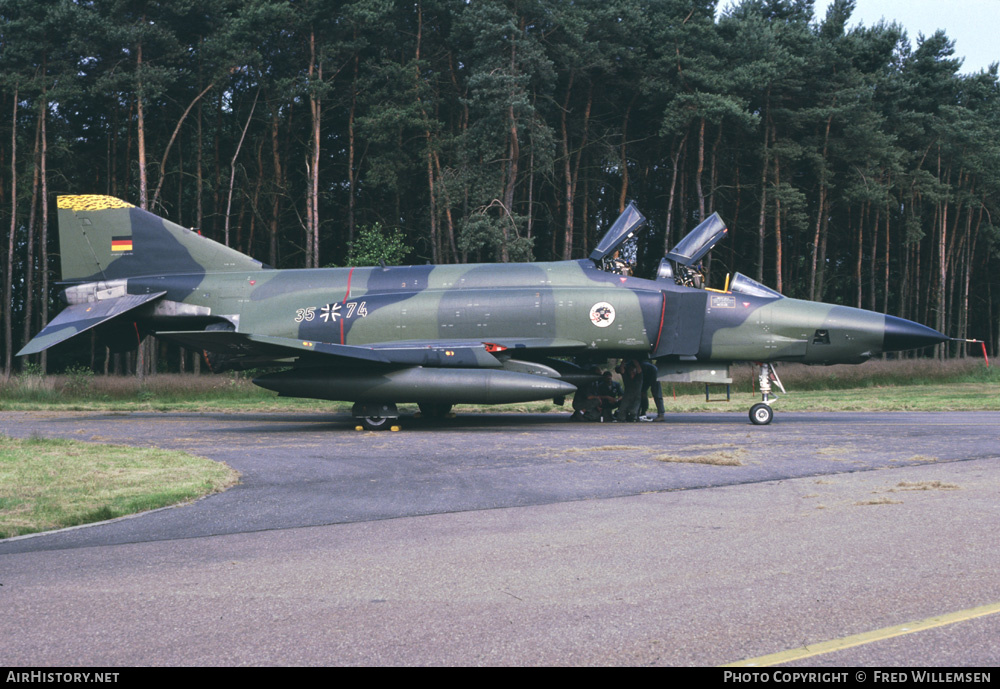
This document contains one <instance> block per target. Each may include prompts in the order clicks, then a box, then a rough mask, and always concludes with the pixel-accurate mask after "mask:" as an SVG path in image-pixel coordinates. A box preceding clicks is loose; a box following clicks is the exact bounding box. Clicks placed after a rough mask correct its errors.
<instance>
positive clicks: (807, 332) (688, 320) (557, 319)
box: [19, 196, 949, 429]
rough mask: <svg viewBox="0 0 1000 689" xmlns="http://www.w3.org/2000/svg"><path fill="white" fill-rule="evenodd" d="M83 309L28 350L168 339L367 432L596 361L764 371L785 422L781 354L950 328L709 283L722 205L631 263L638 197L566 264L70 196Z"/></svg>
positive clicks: (72, 310) (667, 370)
mask: <svg viewBox="0 0 1000 689" xmlns="http://www.w3.org/2000/svg"><path fill="white" fill-rule="evenodd" d="M58 208H59V241H60V245H61V246H60V248H61V260H62V279H63V281H64V283H68V286H67V287H66V288H65V290H64V291H63V298H64V300H65V301H66V302H67V304H68V305H69V306H68V307H67V308H66V309H64V310H63V311H62V312H61V313H60V314H59V315H58V316H56V318H55V319H53V320H52V322H51V323H49V324H48V325H47V326H46V327H45V328H44V329H43V330H42V331H41V332H40V333H39V334H38V335H37V336H36V337H35V338H34V339H33V340H31V342H29V343H28V344H27V345H26V346H25V347H24V348H23V349H22V350H21V351H20V352H19V354H20V355H26V354H34V353H36V352H40V351H42V350H44V349H47V348H48V347H51V346H53V345H55V344H58V343H60V342H63V341H65V340H69V339H70V338H73V337H76V336H78V335H80V334H82V333H84V332H87V331H88V330H91V329H94V330H95V332H96V334H97V336H98V338H99V341H100V342H101V343H103V344H106V345H108V346H109V347H110V348H111V349H112V351H117V352H121V351H127V350H130V349H134V348H135V347H136V346H137V345H138V344H139V342H140V341H141V340H142V338H143V337H144V336H146V335H149V334H152V335H154V336H156V337H158V338H162V339H164V340H167V341H170V342H175V343H177V344H180V345H182V346H184V347H188V348H191V349H195V350H203V351H204V352H206V355H207V359H208V360H209V362H210V364H211V366H212V368H213V370H215V371H222V370H227V369H236V370H241V369H248V368H260V367H274V368H275V369H276V370H275V371H274V372H272V373H266V374H264V375H261V376H260V377H258V378H256V379H255V380H254V382H255V383H256V384H257V385H260V386H262V387H265V388H268V389H271V390H275V391H277V392H278V393H280V394H281V395H286V396H291V397H307V398H314V399H323V400H339V401H349V402H354V403H355V404H354V409H353V413H354V416H355V417H357V418H358V419H359V420H360V422H361V423H362V424H363V425H364V426H365V427H367V428H370V429H377V428H383V427H388V426H389V425H390V424H391V423H392V422H393V421H394V420H395V419H396V418H397V417H398V412H397V409H396V404H397V403H400V402H411V403H413V402H415V403H417V404H419V405H420V408H421V410H422V411H423V412H424V413H426V414H430V415H441V414H445V413H447V412H448V411H449V410H450V409H451V405H453V404H469V403H471V404H499V403H507V402H525V401H530V400H542V399H557V398H564V397H566V396H567V395H572V394H573V393H574V392H576V390H577V387H578V386H582V385H586V384H588V383H589V382H590V381H592V380H594V379H595V376H594V374H593V373H591V372H590V371H589V370H588V365H590V364H594V363H598V362H607V361H608V359H610V358H626V359H638V360H646V359H649V360H652V361H654V362H655V363H656V366H657V368H658V370H659V379H660V380H677V381H699V382H721V383H725V382H729V381H730V380H731V379H730V378H729V367H730V365H731V364H732V363H734V362H741V361H749V362H756V363H757V364H758V365H759V366H760V391H761V396H762V401H761V402H760V403H758V404H755V405H754V406H753V408H752V409H751V410H750V419H751V421H752V422H753V423H755V424H767V423H769V422H770V421H771V418H772V416H773V413H772V411H771V404H770V403H771V401H772V397H771V382H772V381H773V380H775V375H774V372H773V366H774V364H775V363H776V362H784V361H797V362H801V363H806V364H840V363H860V362H863V361H865V360H866V359H868V358H870V357H872V356H876V355H879V354H881V353H882V352H891V351H898V350H905V349H914V348H919V347H926V346H928V345H933V344H937V343H939V342H944V341H946V340H948V339H949V338H948V337H946V336H945V335H942V334H941V333H939V332H938V331H936V330H933V329H931V328H927V327H925V326H923V325H919V324H917V323H913V322H911V321H907V320H903V319H901V318H895V317H893V316H884V315H882V314H879V313H874V312H871V311H864V310H861V309H855V308H849V307H846V306H834V305H830V304H821V303H817V302H809V301H800V300H798V299H789V298H786V297H784V296H783V295H782V294H780V293H778V292H776V291H774V290H772V289H769V288H768V287H765V286H764V285H761V284H759V283H757V282H755V281H753V280H751V279H749V278H747V277H745V276H743V275H740V274H736V276H735V278H734V279H733V280H732V281H731V282H729V283H728V284H727V286H726V289H725V290H722V291H717V290H711V289H706V288H705V287H704V286H703V285H702V279H701V277H702V276H701V274H700V273H699V271H698V266H699V264H700V261H701V260H702V259H703V258H704V256H705V255H706V254H707V253H708V252H709V251H710V250H711V248H712V247H713V246H714V245H715V243H716V242H718V241H719V240H720V239H721V238H722V237H724V236H725V234H726V232H727V229H726V226H725V224H724V223H723V222H722V220H721V219H720V218H719V217H718V215H713V216H711V217H709V218H708V219H707V220H705V221H704V222H702V223H701V224H700V225H698V226H697V227H696V228H695V229H694V230H693V231H692V232H691V233H690V234H688V235H687V236H686V237H685V238H684V239H683V240H682V241H681V242H680V243H679V244H678V245H677V246H676V247H674V248H673V249H672V250H671V251H670V252H668V253H667V254H666V256H664V258H663V259H662V260H661V262H660V265H659V269H658V272H657V274H656V276H655V278H654V279H643V278H639V277H634V276H632V275H629V274H628V273H629V272H630V271H629V268H628V266H627V265H625V264H624V262H623V261H622V260H621V258H619V254H620V253H621V251H622V248H623V245H624V244H625V242H627V241H628V240H630V239H631V238H633V237H635V236H636V235H637V233H638V232H639V231H640V230H641V229H642V228H643V227H644V226H645V224H646V219H645V218H644V217H643V216H642V214H641V213H640V212H639V211H638V210H637V209H636V208H635V206H634V205H629V206H628V207H627V208H626V209H625V211H624V212H623V213H622V215H621V216H620V217H619V218H618V219H617V220H616V221H615V223H614V224H613V225H612V226H611V227H610V228H609V230H608V232H607V233H606V234H605V236H604V237H603V238H602V240H601V242H600V243H599V244H598V246H597V248H596V249H595V250H594V251H593V253H591V255H590V257H589V258H586V259H580V260H575V261H556V262H552V263H491V264H473V265H443V266H432V265H423V266H402V267H385V266H378V267H374V268H361V267H358V268H319V269H305V270H275V269H272V268H270V267H268V266H266V265H263V264H261V263H260V262H259V261H256V260H254V259H252V258H250V257H249V256H246V255H244V254H241V253H239V252H238V251H235V250H233V249H230V248H228V247H226V246H223V245H222V244H219V243H217V242H214V241H212V240H210V239H208V238H206V237H203V236H201V235H200V234H199V233H197V232H194V231H192V230H189V229H185V228H183V227H180V226H179V225H175V224H174V223H171V222H170V221H168V220H165V219H163V218H160V217H157V216H156V215H153V214H152V213H149V212H147V211H144V210H141V209H139V208H136V207H134V206H132V205H131V204H128V203H125V202H123V201H120V200H118V199H116V198H112V197H108V196H60V197H59V199H58Z"/></svg>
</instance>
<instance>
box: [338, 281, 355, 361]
mask: <svg viewBox="0 0 1000 689" xmlns="http://www.w3.org/2000/svg"><path fill="white" fill-rule="evenodd" d="M352 275H354V267H353V266H352V267H351V269H350V270H349V271H347V292H346V293H344V301H342V302H341V303H342V304H346V303H347V299H348V298H349V297H350V296H351V276H352ZM340 344H344V319H343V318H341V319H340Z"/></svg>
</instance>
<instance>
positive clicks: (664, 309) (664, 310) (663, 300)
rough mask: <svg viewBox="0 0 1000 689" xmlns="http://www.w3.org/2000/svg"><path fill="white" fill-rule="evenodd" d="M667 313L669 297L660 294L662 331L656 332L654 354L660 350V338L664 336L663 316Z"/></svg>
mask: <svg viewBox="0 0 1000 689" xmlns="http://www.w3.org/2000/svg"><path fill="white" fill-rule="evenodd" d="M666 313H667V295H666V294H664V293H663V292H660V329H659V330H658V331H656V344H655V345H653V354H656V350H658V349H659V348H660V336H661V335H663V316H664V315H666Z"/></svg>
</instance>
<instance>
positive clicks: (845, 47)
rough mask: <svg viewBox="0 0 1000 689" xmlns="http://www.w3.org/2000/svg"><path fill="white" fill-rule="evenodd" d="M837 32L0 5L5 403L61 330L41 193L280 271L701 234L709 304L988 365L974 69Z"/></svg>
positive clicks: (982, 157) (66, 3) (991, 283)
mask: <svg viewBox="0 0 1000 689" xmlns="http://www.w3.org/2000/svg"><path fill="white" fill-rule="evenodd" d="M853 8H854V2H853V0H835V1H834V2H833V4H832V5H831V6H830V8H829V10H828V12H827V14H826V16H823V17H816V16H814V13H813V2H812V0H743V1H742V2H738V3H736V4H734V5H733V6H731V7H729V8H728V9H726V10H725V11H724V12H723V13H721V14H717V2H716V0H651V1H646V2H643V1H640V0H575V1H574V2H569V1H568V0H411V1H410V2H394V1H392V0H354V1H353V2H333V1H329V0H328V1H321V0H294V1H293V0H0V32H2V35H0V226H2V227H3V228H4V232H5V235H4V237H5V240H6V241H4V242H3V248H2V258H0V265H2V268H3V290H4V297H3V340H2V342H0V351H2V353H3V370H4V373H5V374H8V375H9V374H10V373H11V372H12V371H16V370H18V368H19V367H21V366H23V364H24V362H23V361H17V360H14V359H13V357H12V354H13V353H14V352H16V351H17V350H18V349H20V347H21V346H22V345H23V344H24V343H25V342H27V340H28V339H29V338H30V337H31V336H32V335H34V334H35V333H37V332H38V330H39V329H40V328H41V327H42V325H43V324H44V323H45V322H47V321H48V320H49V319H50V318H51V317H52V316H53V315H54V314H55V313H56V312H58V310H59V309H60V308H61V303H60V302H59V300H58V292H59V290H60V289H61V288H60V287H59V285H58V284H57V281H58V277H59V273H58V250H59V247H58V241H57V236H56V232H55V213H54V209H55V196H56V194H59V193H73V194H82V193H99V194H110V195H113V196H117V197H120V198H122V199H125V200H127V201H130V202H132V203H134V204H135V205H137V206H141V207H143V208H147V209H148V210H150V211H152V212H155V213H157V214H160V215H163V216H164V217H168V218H170V219H171V220H173V221H174V222H177V223H179V224H183V225H185V226H189V227H195V228H198V229H200V230H201V231H202V233H203V234H205V235H206V236H208V237H211V238H213V239H216V240H218V241H220V242H224V243H225V244H227V245H229V246H232V247H235V248H237V249H239V250H240V251H243V252H245V253H248V254H250V255H252V256H253V257H255V258H257V259H259V260H261V261H263V262H265V263H267V264H270V265H272V266H274V267H279V268H301V267H313V266H324V265H344V264H345V262H346V259H347V256H348V251H349V249H350V246H349V245H350V244H351V243H352V242H353V241H354V240H355V238H357V237H358V236H359V234H360V233H361V232H362V230H363V229H365V228H372V227H376V228H381V229H383V230H384V231H385V232H386V233H390V232H392V233H395V237H397V239H398V238H399V237H400V236H401V237H402V238H403V241H404V242H405V245H406V246H408V247H409V248H410V251H409V255H408V256H407V258H406V260H407V261H408V262H412V263H424V262H428V261H430V262H434V263H457V262H476V261H524V260H561V259H568V258H580V257H584V256H586V255H587V254H588V253H589V251H590V250H591V249H592V248H593V246H594V244H595V242H596V240H597V238H599V236H600V234H601V232H602V231H603V230H604V229H605V228H606V227H607V226H608V224H609V223H610V222H611V221H612V220H613V219H614V218H615V217H616V216H617V214H618V212H619V211H620V210H621V209H622V208H623V207H624V205H625V204H626V203H627V201H628V200H629V199H634V200H635V201H636V203H637V205H638V207H639V208H640V210H642V212H643V213H644V214H645V215H646V216H647V217H648V218H649V220H650V224H651V231H650V235H649V239H648V241H647V242H646V244H645V246H644V247H643V257H644V261H646V262H647V263H650V264H652V263H655V262H656V261H658V260H659V258H660V257H661V256H662V255H663V252H664V250H665V249H666V248H668V247H669V245H671V244H672V243H673V242H675V241H677V240H678V239H679V238H680V237H681V236H683V234H684V233H685V232H687V231H688V230H690V229H691V228H692V227H693V226H694V225H695V224H697V222H699V220H700V219H702V218H703V217H705V216H707V215H708V214H710V213H712V212H714V211H718V212H719V213H720V215H721V216H722V217H723V219H724V220H725V221H726V222H727V224H728V226H729V228H730V236H729V238H728V239H727V240H726V241H725V242H724V243H723V244H721V245H720V246H719V247H717V248H716V250H715V252H714V254H713V255H712V263H711V265H710V275H711V284H712V285H713V286H715V287H721V286H722V284H723V283H724V280H725V274H726V273H727V272H731V271H736V270H739V271H742V272H744V273H746V274H748V275H749V276H750V277H753V278H756V279H758V280H760V281H762V282H764V283H766V284H768V285H770V286H771V287H774V288H776V289H778V290H779V291H781V292H782V293H784V294H786V295H788V296H791V297H798V298H805V299H816V300H823V301H827V302H832V303H838V304H846V305H850V306H860V307H862V308H866V309H873V310H876V311H880V312H887V313H891V314H894V315H897V316H902V317H904V318H909V319H912V320H915V321H919V322H921V323H924V324H927V325H930V326H932V327H935V328H937V329H938V330H941V331H943V332H945V333H947V334H949V335H953V336H956V337H969V338H979V339H983V340H985V341H986V342H987V345H988V348H989V350H990V351H991V352H993V353H995V352H997V347H998V330H1000V278H998V273H1000V271H998V268H1000V252H998V239H1000V236H998V230H997V225H994V223H993V222H992V218H993V216H994V215H996V214H997V213H998V211H1000V145H998V141H997V136H996V133H997V131H998V130H1000V83H998V76H997V68H996V66H995V65H994V66H993V67H992V68H991V69H990V70H988V71H982V72H979V73H976V74H967V73H963V72H962V71H961V60H960V59H958V58H956V57H955V56H954V44H953V42H952V41H951V40H950V39H949V38H948V37H947V36H946V35H945V34H944V33H943V32H938V33H935V34H934V35H931V36H919V37H909V36H907V35H906V34H905V32H903V30H902V29H901V28H900V27H899V26H898V25H895V24H879V25H876V26H872V27H861V28H851V29H848V28H847V26H848V23H849V19H850V16H851V13H852V11H853ZM998 225H1000V222H998ZM994 288H996V289H994ZM994 291H996V292H997V295H996V296H997V298H996V299H994V296H993V293H994ZM964 354H965V348H964V347H958V346H955V347H953V348H952V349H951V350H950V351H946V349H945V348H942V352H941V355H942V356H963V355H964ZM65 356H66V355H60V354H52V355H51V356H50V357H49V359H50V360H46V357H45V355H44V354H43V355H39V356H37V357H32V363H33V364H36V365H40V366H41V367H42V369H43V370H60V368H61V366H64V365H65V363H66V362H65V361H63V360H62V359H60V358H59V357H64V358H65ZM90 356H91V358H90V361H91V364H92V365H93V362H94V356H93V354H92V353H91V355H90ZM97 360H98V361H103V360H104V356H103V355H99V356H98V358H97ZM183 361H184V359H183V357H179V358H178V357H176V356H175V355H174V354H172V353H168V352H166V351H164V353H163V354H162V355H161V356H160V358H159V364H158V365H159V367H160V368H161V369H164V370H167V369H169V370H177V369H178V367H183V366H184V364H183Z"/></svg>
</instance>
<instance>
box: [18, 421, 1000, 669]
mask: <svg viewBox="0 0 1000 689" xmlns="http://www.w3.org/2000/svg"><path fill="white" fill-rule="evenodd" d="M351 428H352V424H351V422H350V420H349V419H348V418H347V417H343V416H330V415H325V414H321V413H316V414H204V415H202V414H174V413H170V414H159V413H150V414H100V413H42V412H6V413H0V432H2V433H5V434H7V435H10V436H18V437H27V436H30V435H32V434H33V433H34V434H38V435H42V436H49V437H68V438H76V439H80V440H84V441H93V442H106V443H120V444H128V445H153V446H160V447H170V448H177V449H183V450H186V451H188V452H191V453H194V454H199V455H203V456H206V457H210V458H212V459H215V460H219V461H225V462H226V463H228V464H230V465H231V466H233V467H234V468H236V469H238V470H239V471H240V472H241V473H242V480H241V483H240V484H239V485H238V486H236V487H234V488H232V489H230V490H229V491H227V492H225V493H223V494H220V495H215V496H211V497H209V498H206V499H204V500H201V501H198V502H196V503H194V504H191V505H187V506H183V507H178V508H173V509H166V510H160V511H157V512H154V513H151V514H147V515H142V516H139V517H135V518H130V519H122V520H117V521H114V522H110V523H107V524H102V525H96V526H91V527H87V528H80V529H74V530H67V531H62V532H58V533H53V534H46V535H41V536H37V537H33V538H25V539H15V540H7V541H0V584H2V586H0V600H2V607H3V610H4V616H5V619H4V628H5V632H4V637H5V639H4V643H3V644H0V664H3V665H39V664H58V665H75V664H79V665H133V664H139V665H146V664H217V665H233V664H313V663H315V664H658V665H678V664H698V665H707V664H721V663H726V662H733V661H738V660H741V659H745V658H751V657H755V656H761V655H764V654H769V653H775V652H778V651H782V650H786V649H791V648H798V647H801V646H805V645H808V644H815V643H819V642H823V641H829V640H835V639H839V638H843V637H848V636H850V635H855V634H860V633H863V632H869V631H872V630H877V629H882V628H886V627H890V626H892V625H898V624H901V623H904V622H911V621H916V620H923V619H926V618H929V617H933V616H937V615H942V614H945V613H951V612H956V611H964V610H968V609H972V608H976V607H977V606H983V605H987V604H991V603H996V602H1000V574H998V570H997V567H996V563H997V562H998V561H1000V539H998V538H997V535H996V533H997V525H998V524H1000V501H998V500H997V498H998V497H1000V496H998V493H1000V488H998V486H1000V480H998V479H1000V469H998V467H1000V465H998V462H997V460H998V459H1000V443H998V442H997V439H998V432H997V429H998V428H1000V414H997V413H992V412H977V413H881V414H853V413H838V414H798V413H781V412H779V414H778V415H777V417H776V420H775V422H774V423H773V424H772V425H771V426H767V427H755V426H751V425H750V424H749V423H748V422H747V419H746V415H745V414H744V413H735V412H734V413H720V414H679V415H675V416H672V417H670V418H669V420H668V421H667V422H666V423H647V424H572V423H569V422H567V421H566V420H565V417H562V418H558V417H555V416H554V415H507V414H484V415H479V414H477V415H460V416H459V417H458V418H456V419H454V420H449V421H445V422H440V423H436V424H433V423H430V422H421V421H419V420H409V421H408V422H406V423H405V424H404V430H403V431H402V432H400V433H386V432H383V433H367V432H355V431H353V430H351ZM998 632H1000V615H995V614H989V615H984V616H980V617H975V618H970V619H968V620H964V621H959V622H955V623H953V624H949V625H947V626H944V627H938V628H936V629H932V630H929V631H923V632H919V633H913V634H908V635H905V636H899V637H894V638H887V639H885V640H879V641H876V642H873V643H868V644H864V645H862V646H855V647H853V648H850V649H845V650H840V651H835V652H832V653H825V654H823V655H819V656H813V657H810V658H809V659H808V660H804V661H800V662H801V663H803V664H812V665H816V664H833V665H843V664H846V665H851V664H870V665H879V664H884V665H917V664H930V665H996V664H997V663H998V662H1000V649H997V648H996V645H995V643H994V642H993V640H994V639H995V638H997V636H998Z"/></svg>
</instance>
